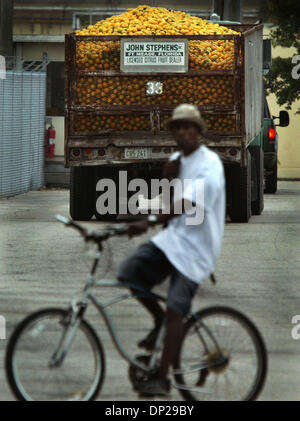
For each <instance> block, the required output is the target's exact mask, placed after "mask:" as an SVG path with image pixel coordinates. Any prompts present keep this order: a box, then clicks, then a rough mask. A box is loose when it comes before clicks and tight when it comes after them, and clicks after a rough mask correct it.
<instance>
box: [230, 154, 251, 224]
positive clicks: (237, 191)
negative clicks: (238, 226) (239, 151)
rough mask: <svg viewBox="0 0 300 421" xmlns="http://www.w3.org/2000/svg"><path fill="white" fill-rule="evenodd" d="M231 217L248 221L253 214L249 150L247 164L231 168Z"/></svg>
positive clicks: (233, 220)
mask: <svg viewBox="0 0 300 421" xmlns="http://www.w3.org/2000/svg"><path fill="white" fill-rule="evenodd" d="M229 183H230V186H229V189H230V199H229V200H230V204H229V217H230V219H231V221H232V222H248V221H249V219H250V216H251V155H250V152H247V166H246V168H241V167H239V166H234V167H232V168H231V170H230V180H229Z"/></svg>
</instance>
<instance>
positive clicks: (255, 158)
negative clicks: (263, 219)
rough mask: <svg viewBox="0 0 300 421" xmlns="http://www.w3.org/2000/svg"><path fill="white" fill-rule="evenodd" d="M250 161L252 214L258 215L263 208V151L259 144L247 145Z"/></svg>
mask: <svg viewBox="0 0 300 421" xmlns="http://www.w3.org/2000/svg"><path fill="white" fill-rule="evenodd" d="M248 149H249V152H250V154H251V162H252V171H253V173H252V182H253V184H254V185H253V189H252V191H253V190H254V193H255V194H254V195H253V196H252V199H253V200H252V202H251V212H252V215H260V214H261V213H262V211H263V209H264V153H263V150H262V148H261V147H260V146H256V145H255V146H249V148H248Z"/></svg>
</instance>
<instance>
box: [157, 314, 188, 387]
mask: <svg viewBox="0 0 300 421" xmlns="http://www.w3.org/2000/svg"><path fill="white" fill-rule="evenodd" d="M183 319H184V318H183V317H182V316H181V315H179V314H177V313H175V311H173V310H172V309H171V308H168V310H167V332H166V337H165V345H164V349H163V353H162V358H161V363H160V368H159V376H160V377H161V378H162V379H165V378H167V377H168V372H169V367H170V365H172V364H173V362H174V360H175V357H176V352H177V349H178V347H179V345H180V341H181V338H182V336H183V328H184V323H183Z"/></svg>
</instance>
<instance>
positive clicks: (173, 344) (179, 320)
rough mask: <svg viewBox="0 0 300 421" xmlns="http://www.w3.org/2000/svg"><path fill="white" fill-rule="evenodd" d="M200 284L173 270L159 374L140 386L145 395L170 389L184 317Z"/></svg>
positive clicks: (165, 391)
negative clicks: (169, 375)
mask: <svg viewBox="0 0 300 421" xmlns="http://www.w3.org/2000/svg"><path fill="white" fill-rule="evenodd" d="M197 288H198V284H197V283H195V282H193V281H191V280H190V279H187V278H186V277H185V276H183V275H182V274H181V273H179V272H178V271H177V270H176V269H174V270H173V271H172V277H171V284H170V287H169V293H168V302H167V306H168V309H167V332H166V337H165V344H164V349H163V353H162V358H161V362H160V367H159V372H158V375H157V376H155V377H153V378H151V379H149V380H148V381H147V382H144V383H143V384H141V386H140V387H139V390H140V392H141V393H142V394H145V395H167V394H168V391H169V389H170V382H169V380H168V378H167V377H168V371H169V368H170V366H171V365H172V364H173V363H174V361H175V357H176V354H177V351H178V347H179V345H180V342H181V339H182V336H183V333H184V318H185V316H186V315H187V314H188V313H189V311H190V308H191V302H192V299H193V297H194V295H195V293H196V291H197Z"/></svg>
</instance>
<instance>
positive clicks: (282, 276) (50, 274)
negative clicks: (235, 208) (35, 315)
mask: <svg viewBox="0 0 300 421" xmlns="http://www.w3.org/2000/svg"><path fill="white" fill-rule="evenodd" d="M299 205H300V182H280V183H279V191H278V194H276V195H268V196H266V197H265V210H264V213H263V214H262V215H261V216H256V217H252V218H251V221H250V223H249V224H233V223H227V225H226V230H225V239H224V247H223V251H222V255H221V258H220V259H219V262H218V266H217V270H216V275H217V278H218V279H219V282H218V284H217V286H212V285H211V284H210V283H209V282H208V281H207V282H205V284H204V285H203V287H202V288H201V290H200V291H199V294H198V295H197V298H196V300H195V303H194V304H195V307H197V306H207V305H210V304H225V305H230V306H233V307H236V308H238V309H240V310H241V311H243V312H245V313H246V314H248V315H249V317H250V318H251V319H253V321H254V322H255V323H256V324H257V325H258V326H259V327H260V329H261V332H262V334H263V336H264V338H265V341H266V344H267V348H268V351H269V363H270V367H269V375H268V380H267V384H266V386H265V388H264V391H263V393H262V395H261V397H260V399H264V400H287V399H292V400H300V341H295V340H293V339H292V337H291V328H292V324H291V319H292V316H293V315H295V314H300V282H299V281H300V276H299V274H300V224H299V223H300V213H299V209H300V206H299ZM57 213H61V214H63V215H67V214H68V192H67V191H65V190H46V191H39V192H30V193H28V194H24V195H21V196H18V197H13V198H9V199H2V200H0V244H1V249H0V278H1V282H0V290H1V294H0V314H2V315H3V316H5V318H6V320H7V334H8V335H9V334H10V333H11V331H12V328H13V327H14V326H15V325H16V323H17V322H18V321H19V320H20V319H22V318H23V317H24V316H25V315H26V314H28V313H29V312H31V311H33V310H36V309H38V308H40V307H45V306H65V305H66V304H67V303H68V302H69V300H70V298H71V297H72V296H73V295H74V294H76V292H78V291H79V290H80V288H81V286H82V285H83V279H85V275H86V272H87V265H88V261H87V260H86V259H84V258H82V257H81V251H82V242H81V240H80V237H79V236H78V234H77V233H76V232H74V231H73V230H67V229H66V228H64V227H63V226H62V225H61V224H59V223H57V222H56V221H55V220H54V215H55V214H57ZM86 225H87V226H89V227H92V228H100V229H101V227H102V226H103V225H104V223H102V224H99V223H98V222H96V221H93V222H90V223H87V224H86ZM152 232H153V231H152ZM151 234H152V233H150V232H149V233H147V234H146V235H144V236H143V238H135V239H133V240H132V241H131V242H128V241H126V239H125V238H124V239H122V240H120V239H118V240H117V241H115V242H112V243H111V244H110V247H111V248H110V250H106V252H105V253H106V256H107V257H109V258H111V256H112V250H113V255H114V259H113V263H110V265H111V268H110V269H108V273H107V275H106V276H107V277H109V276H110V275H111V274H112V272H113V271H114V270H115V268H116V267H117V266H118V264H119V263H120V261H121V260H122V259H123V258H124V256H125V255H126V254H127V253H129V252H130V251H131V250H133V249H134V248H135V247H136V246H137V245H138V244H139V243H140V242H141V241H145V240H147V239H148V238H149V237H150V235H151ZM100 272H101V274H102V273H104V272H105V267H104V266H103V267H101V268H100ZM114 293H115V292H114V291H113V292H111V291H107V290H106V291H105V296H113V294H114ZM88 313H89V314H88V316H89V319H90V320H91V321H92V323H93V324H94V326H96V328H97V330H98V333H99V334H100V336H101V338H102V340H103V342H104V344H105V347H106V354H107V363H108V367H107V376H106V381H105V384H104V387H103V390H102V393H101V395H100V397H99V399H105V400H109V399H113V400H129V399H136V398H137V397H136V395H135V393H134V392H133V391H132V390H131V387H130V384H129V381H128V380H127V365H126V364H125V363H124V362H123V361H121V360H120V358H119V356H118V354H117V353H116V351H115V350H114V349H113V346H112V343H111V341H110V339H109V337H108V334H107V333H106V331H105V330H104V328H103V323H101V322H100V321H98V319H97V317H96V315H97V314H96V311H95V310H94V309H93V308H89V310H88ZM111 314H112V316H113V319H114V321H115V325H116V327H117V330H118V332H119V333H120V337H121V340H122V342H123V343H124V344H125V346H126V347H127V349H129V351H130V352H133V353H136V352H137V350H136V348H135V343H136V341H137V340H138V338H140V337H141V336H142V335H143V333H144V330H145V329H147V328H149V326H150V321H149V319H148V318H147V317H146V315H145V313H143V310H141V309H140V308H139V307H138V306H137V305H135V304H134V303H133V302H131V303H130V304H128V303H127V304H124V305H120V306H117V308H115V309H114V310H112V313H111ZM5 345H6V341H4V340H2V341H0V361H1V364H0V400H11V399H13V397H12V395H11V393H10V391H9V389H8V386H7V383H6V380H5V375H4V370H3V363H2V362H3V356H4V349H5ZM172 397H173V399H176V398H178V395H176V392H174V393H173V395H172Z"/></svg>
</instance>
